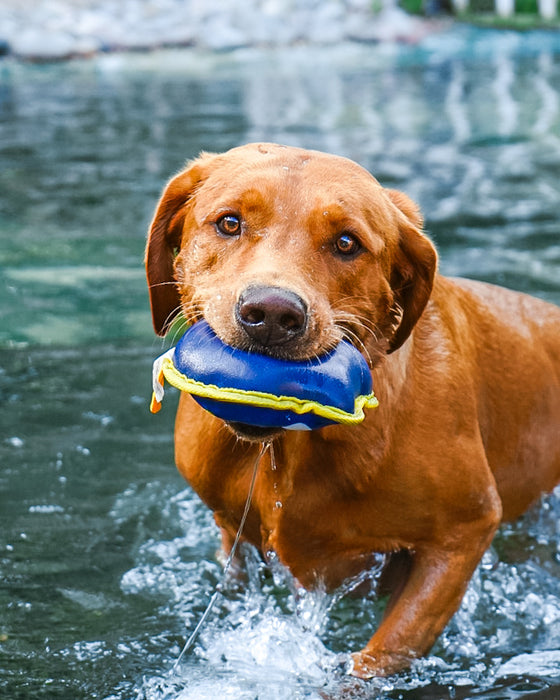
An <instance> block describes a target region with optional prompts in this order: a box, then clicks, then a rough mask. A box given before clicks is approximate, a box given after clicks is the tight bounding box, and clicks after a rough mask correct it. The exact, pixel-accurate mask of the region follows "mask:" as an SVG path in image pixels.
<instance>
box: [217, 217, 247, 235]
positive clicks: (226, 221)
mask: <svg viewBox="0 0 560 700" xmlns="http://www.w3.org/2000/svg"><path fill="white" fill-rule="evenodd" d="M216 226H217V228H218V231H219V232H220V233H222V234H223V235H224V236H238V235H239V234H240V233H241V221H240V220H239V218H238V217H237V216H233V214H226V215H225V216H222V218H221V219H218V221H217V222H216Z"/></svg>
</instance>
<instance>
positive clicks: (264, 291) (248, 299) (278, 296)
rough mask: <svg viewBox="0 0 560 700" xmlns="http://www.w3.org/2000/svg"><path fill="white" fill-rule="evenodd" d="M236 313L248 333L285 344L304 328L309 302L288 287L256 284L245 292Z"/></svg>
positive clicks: (263, 340) (268, 342) (263, 342)
mask: <svg viewBox="0 0 560 700" xmlns="http://www.w3.org/2000/svg"><path fill="white" fill-rule="evenodd" d="M236 316H237V320H238V322H239V324H240V326H241V327H242V328H243V330H244V331H245V332H246V333H247V335H248V336H249V337H250V338H251V339H252V340H255V341H257V342H258V343H259V344H260V345H262V346H264V347H268V346H272V345H284V344H285V343H288V342H289V341H291V340H294V339H295V338H297V337H298V336H300V335H301V334H302V333H303V332H304V330H305V327H306V325H307V306H306V304H305V302H304V301H303V299H301V297H299V296H298V295H297V294H295V293H294V292H291V291H290V290H288V289H282V288H281V287H267V286H264V285H254V286H251V287H248V288H247V289H245V291H243V292H242V293H241V295H240V297H239V300H238V302H237V307H236Z"/></svg>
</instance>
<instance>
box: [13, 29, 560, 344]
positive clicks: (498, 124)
mask: <svg viewBox="0 0 560 700" xmlns="http://www.w3.org/2000/svg"><path fill="white" fill-rule="evenodd" d="M433 41H434V40H432V42H433ZM442 41H443V39H442ZM475 46H476V44H475ZM529 46H532V44H531V42H530V41H529ZM517 50H518V51H520V50H519V47H517ZM559 84H560V80H559V67H558V55H557V54H556V53H552V52H551V51H549V52H546V51H542V52H536V51H533V50H531V51H528V52H527V53H525V54H524V53H523V52H519V53H515V52H512V50H511V47H510V50H509V52H508V53H499V52H497V53H495V54H494V55H492V56H490V60H487V56H486V55H484V56H483V59H481V58H479V57H478V55H477V53H476V51H473V52H472V55H471V58H470V60H469V61H465V60H464V57H463V58H461V60H459V59H458V58H457V57H452V56H449V55H448V53H447V52H446V51H444V50H443V49H442V47H441V46H439V48H438V50H435V49H434V47H432V48H431V50H430V51H427V50H426V49H425V48H424V49H423V51H420V49H419V48H409V49H402V50H399V51H396V49H394V48H390V47H389V48H387V47H378V48H375V47H372V48H368V49H365V48H360V47H347V48H346V49H339V50H334V49H333V50H328V51H325V50H319V49H309V48H307V49H306V48H301V47H300V48H294V49H293V50H292V51H291V52H287V53H286V52H268V53H267V52H264V53H263V52H256V51H255V52H251V51H248V52H239V53H238V54H234V55H233V58H229V59H228V58H226V57H221V58H220V57H213V58H212V57H205V58H204V57H203V60H202V59H201V60H198V59H197V58H196V56H194V55H191V54H188V53H187V54H181V53H173V52H170V53H167V54H158V55H148V56H140V57H136V58H134V57H130V56H126V57H115V56H109V57H101V58H99V59H97V60H95V61H92V62H76V63H71V64H66V65H60V66H43V67H32V66H25V65H18V64H13V63H7V62H6V63H5V64H4V66H3V72H2V85H3V89H2V93H1V94H2V101H1V103H0V104H1V110H0V156H1V158H2V162H3V168H2V171H1V172H0V217H1V218H0V225H1V229H0V230H1V231H2V239H3V245H2V249H1V252H0V255H1V262H2V266H3V272H2V281H1V287H0V302H1V306H0V308H1V312H0V313H1V324H0V329H1V330H0V342H2V343H3V344H6V343H9V342H10V341H18V342H26V343H31V344H34V343H36V342H46V343H53V342H54V343H58V342H63V343H67V344H72V342H73V340H75V341H77V342H90V341H93V340H96V339H99V340H103V339H119V338H123V337H132V338H135V339H137V340H139V339H142V340H147V339H148V338H149V337H150V329H149V327H148V324H147V315H146V314H145V309H146V305H145V294H144V290H143V280H142V273H141V265H140V264H139V262H140V260H141V258H142V249H143V245H144V232H145V229H146V227H147V224H148V222H149V220H150V216H151V213H152V209H153V206H154V202H155V201H156V199H157V196H158V194H159V191H160V189H161V187H162V184H163V183H164V182H165V180H166V179H167V178H168V176H169V175H170V174H172V173H173V172H175V171H177V170H178V169H179V168H181V167H182V165H183V163H184V162H185V160H186V159H187V158H189V157H192V156H194V155H196V154H197V153H198V152H199V150H200V149H202V148H206V149H210V150H223V149H226V148H228V147H230V146H233V145H236V144H239V143H241V142H245V141H250V140H273V141H280V142H285V143H289V144H297V145H302V144H304V145H307V146H310V147H314V148H319V149H322V150H328V151H332V152H336V153H340V154H343V155H347V156H349V157H351V158H353V159H355V160H357V161H359V162H361V163H362V164H363V165H365V166H366V167H367V168H368V169H370V170H371V171H372V172H373V173H374V174H375V175H376V176H377V177H378V178H379V179H380V180H381V181H382V182H383V183H384V184H386V185H389V186H395V187H399V188H402V189H404V190H406V191H407V192H408V193H409V194H410V195H411V196H412V197H413V198H415V199H417V200H418V201H419V202H420V204H421V206H422V208H423V210H424V212H425V215H426V222H427V227H428V229H429V230H430V231H431V232H432V233H433V234H434V237H435V239H436V241H437V243H438V245H439V247H440V251H441V253H442V268H443V270H444V271H446V272H450V273H452V274H467V275H471V276H475V277H480V278H483V279H494V280H497V281H501V282H503V283H505V284H509V285H511V286H514V287H517V288H521V289H526V290H528V291H531V292H534V293H537V294H542V295H543V296H545V297H547V298H549V299H552V300H555V299H556V300H558V298H559V293H558V284H557V282H556V281H555V280H557V279H558V277H559V275H558V250H557V247H556V240H555V239H556V237H557V234H558V215H557V202H558V178H557V173H558V171H559V166H560V134H559V124H560V117H559V95H558V85H559ZM506 251H507V253H506V254H505V255H504V254H503V253H504V252H506ZM96 271H97V272H98V277H97V278H96ZM70 278H72V279H73V281H72V288H73V289H74V291H75V293H74V294H73V295H71V296H70V295H69V294H68V289H69V287H68V281H69V280H70ZM540 280H542V281H543V283H544V284H543V285H542V286H541V283H540ZM16 307H17V308H16ZM116 310H118V311H116Z"/></svg>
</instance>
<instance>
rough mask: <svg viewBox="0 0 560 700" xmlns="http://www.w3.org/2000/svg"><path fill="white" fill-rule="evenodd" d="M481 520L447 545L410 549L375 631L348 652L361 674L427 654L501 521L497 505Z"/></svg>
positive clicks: (393, 668) (388, 670)
mask: <svg viewBox="0 0 560 700" xmlns="http://www.w3.org/2000/svg"><path fill="white" fill-rule="evenodd" d="M496 511H498V512H495V513H492V514H491V515H489V517H488V518H487V521H486V522H485V523H481V522H479V523H477V527H466V526H463V527H462V528H461V530H462V532H460V533H457V532H456V533H455V536H454V537H453V538H451V537H450V538H448V539H449V540H450V541H451V543H452V544H450V543H449V542H448V543H446V545H445V546H441V545H440V546H439V547H435V546H428V545H427V546H425V547H423V548H421V549H420V548H418V549H417V551H416V552H415V553H414V554H413V563H412V566H411V569H410V574H409V577H408V580H407V582H406V584H405V585H404V586H403V587H402V588H400V591H399V593H398V597H396V599H395V600H393V599H390V601H389V605H388V607H387V611H386V613H385V617H384V618H383V620H382V622H381V624H380V626H379V628H378V630H377V632H376V633H375V634H374V635H373V637H372V638H371V640H370V641H369V642H368V644H367V645H366V647H365V648H364V649H362V651H360V652H357V653H355V654H353V655H352V660H353V669H352V674H353V675H355V676H358V677H359V678H364V679H367V678H372V677H373V676H379V675H389V674H392V673H396V672H398V671H400V670H402V669H403V668H406V667H407V666H409V665H410V663H411V661H413V660H414V659H416V658H419V657H421V656H423V655H424V654H427V653H428V652H429V651H430V649H431V647H432V646H433V644H434V642H435V641H436V639H437V637H438V636H439V634H440V633H441V632H442V631H443V629H444V627H445V625H446V624H447V623H448V621H449V620H450V618H451V617H452V615H453V614H454V613H455V612H456V610H457V609H458V608H459V606H460V604H461V600H462V598H463V595H464V593H465V591H466V589H467V586H468V584H469V581H470V578H471V576H472V574H473V572H474V570H475V569H476V567H477V565H478V563H479V561H480V559H481V557H482V555H483V554H484V552H485V551H486V549H487V547H488V546H489V545H490V542H491V541H492V538H493V535H494V533H495V531H496V529H497V527H498V525H499V523H500V516H501V513H500V509H499V508H497V509H496Z"/></svg>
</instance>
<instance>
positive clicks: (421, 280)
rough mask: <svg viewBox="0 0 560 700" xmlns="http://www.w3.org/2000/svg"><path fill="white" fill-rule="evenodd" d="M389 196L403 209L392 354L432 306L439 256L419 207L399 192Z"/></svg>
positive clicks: (393, 280) (395, 265) (390, 192)
mask: <svg viewBox="0 0 560 700" xmlns="http://www.w3.org/2000/svg"><path fill="white" fill-rule="evenodd" d="M385 192H386V194H387V195H388V196H389V198H390V199H391V201H392V202H393V204H394V205H395V206H396V207H397V209H399V216H398V218H399V245H398V250H397V253H396V257H395V260H394V261H393V268H392V270H391V278H390V284H391V289H392V291H393V294H394V302H395V303H394V307H393V308H394V314H395V321H396V322H398V326H397V328H396V330H395V332H394V333H393V336H392V337H391V338H390V339H389V349H388V352H389V353H391V352H394V351H395V350H397V349H398V348H400V346H401V345H402V344H403V343H404V341H405V340H406V339H407V338H408V336H409V335H410V333H411V331H412V329H413V327H414V325H415V323H416V321H418V319H419V318H420V316H421V315H422V312H423V311H424V308H425V307H426V304H427V303H428V299H429V298H430V294H431V292H432V287H433V284H434V276H435V273H436V268H437V253H436V250H435V248H434V246H433V244H432V242H431V241H430V239H429V238H428V237H427V236H425V235H424V234H423V233H422V230H421V229H422V223H423V221H422V215H421V214H420V210H419V209H418V207H417V205H416V204H415V203H414V202H413V201H412V200H411V199H409V198H408V197H407V196H406V195H405V194H403V193H402V192H399V191H398V190H385Z"/></svg>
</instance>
